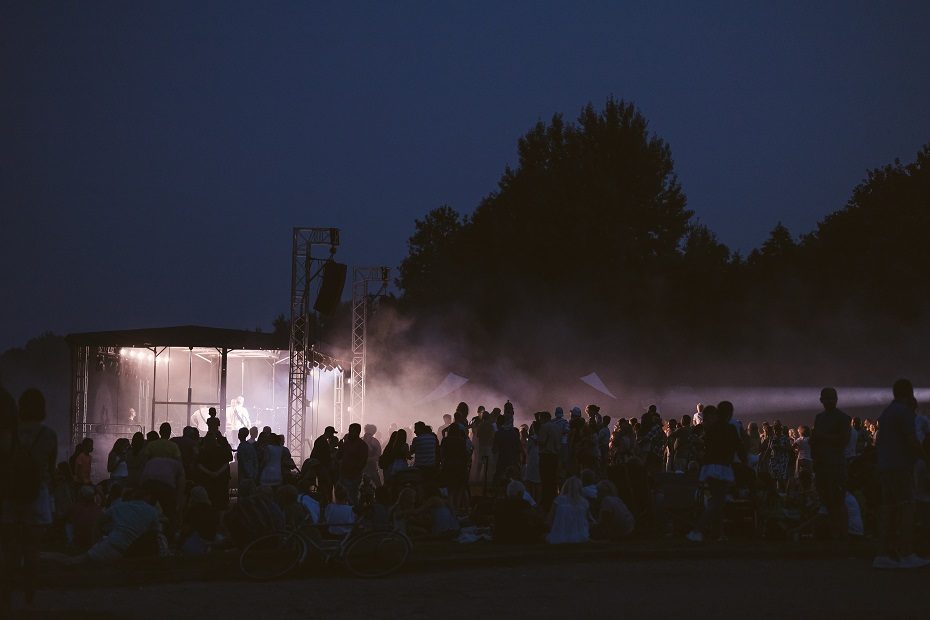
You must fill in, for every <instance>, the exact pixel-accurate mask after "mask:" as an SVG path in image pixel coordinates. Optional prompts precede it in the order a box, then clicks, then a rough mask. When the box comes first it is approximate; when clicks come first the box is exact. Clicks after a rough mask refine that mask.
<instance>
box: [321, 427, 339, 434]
mask: <svg viewBox="0 0 930 620" xmlns="http://www.w3.org/2000/svg"><path fill="white" fill-rule="evenodd" d="M323 434H324V435H338V433H337V432H336V429H335V428H333V427H332V426H327V427H326V430H324V431H323Z"/></svg>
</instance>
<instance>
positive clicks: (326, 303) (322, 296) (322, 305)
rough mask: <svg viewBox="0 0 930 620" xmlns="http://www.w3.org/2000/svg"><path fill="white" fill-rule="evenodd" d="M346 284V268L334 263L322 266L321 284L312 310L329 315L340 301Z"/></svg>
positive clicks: (330, 262) (329, 262)
mask: <svg viewBox="0 0 930 620" xmlns="http://www.w3.org/2000/svg"><path fill="white" fill-rule="evenodd" d="M345 284H346V266H345V265H343V264H342V263H337V262H335V261H328V262H327V263H326V264H325V265H323V283H322V284H321V285H320V292H319V294H318V295H317V296H316V302H315V303H314V304H313V309H314V310H316V311H317V312H319V313H320V314H324V315H327V316H328V315H331V314H332V313H333V312H335V311H336V307H337V306H338V305H339V302H340V301H341V300H342V289H343V288H344V287H345Z"/></svg>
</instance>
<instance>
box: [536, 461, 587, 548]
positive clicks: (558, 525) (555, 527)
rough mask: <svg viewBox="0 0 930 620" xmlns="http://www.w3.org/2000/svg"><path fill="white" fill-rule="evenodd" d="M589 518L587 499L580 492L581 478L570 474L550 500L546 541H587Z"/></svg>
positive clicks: (559, 542) (564, 542)
mask: <svg viewBox="0 0 930 620" xmlns="http://www.w3.org/2000/svg"><path fill="white" fill-rule="evenodd" d="M589 520H590V513H589V512H588V500H586V499H585V498H584V496H583V495H582V494H581V480H579V479H578V478H577V477H575V476H572V477H571V478H569V479H568V480H566V481H565V484H563V485H562V491H561V493H560V494H559V496H558V497H556V498H555V501H553V502H552V510H551V511H550V512H549V533H548V534H547V535H546V542H548V543H550V544H554V545H557V544H566V543H582V542H588V536H589V531H588V523H589Z"/></svg>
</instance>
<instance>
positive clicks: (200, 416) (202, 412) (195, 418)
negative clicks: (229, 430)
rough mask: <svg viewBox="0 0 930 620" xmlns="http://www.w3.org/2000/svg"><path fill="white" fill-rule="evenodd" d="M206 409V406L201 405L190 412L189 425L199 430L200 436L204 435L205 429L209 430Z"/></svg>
mask: <svg viewBox="0 0 930 620" xmlns="http://www.w3.org/2000/svg"><path fill="white" fill-rule="evenodd" d="M207 411H208V410H207V408H206V407H201V408H199V409H197V410H196V411H194V413H192V414H191V426H193V427H194V428H196V429H197V430H198V431H199V432H200V436H201V437H203V436H204V435H206V434H207V431H208V430H210V427H209V426H208V425H207V418H209V417H210V415H209V413H208V412H207Z"/></svg>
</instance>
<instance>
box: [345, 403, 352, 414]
mask: <svg viewBox="0 0 930 620" xmlns="http://www.w3.org/2000/svg"><path fill="white" fill-rule="evenodd" d="M346 411H348V412H349V413H352V406H351V405H349V406H348V407H346Z"/></svg>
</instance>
